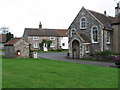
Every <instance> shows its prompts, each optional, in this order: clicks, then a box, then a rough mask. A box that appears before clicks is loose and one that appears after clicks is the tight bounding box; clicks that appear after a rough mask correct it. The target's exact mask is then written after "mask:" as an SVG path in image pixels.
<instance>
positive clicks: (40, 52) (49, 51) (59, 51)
mask: <svg viewBox="0 0 120 90" xmlns="http://www.w3.org/2000/svg"><path fill="white" fill-rule="evenodd" d="M36 52H39V53H45V52H46V53H47V52H68V50H62V51H36Z"/></svg>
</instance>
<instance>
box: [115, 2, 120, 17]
mask: <svg viewBox="0 0 120 90" xmlns="http://www.w3.org/2000/svg"><path fill="white" fill-rule="evenodd" d="M119 15H120V1H119V2H118V3H117V7H115V16H119Z"/></svg>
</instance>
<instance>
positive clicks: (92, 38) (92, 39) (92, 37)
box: [91, 26, 98, 43]
mask: <svg viewBox="0 0 120 90" xmlns="http://www.w3.org/2000/svg"><path fill="white" fill-rule="evenodd" d="M94 27H95V28H96V30H97V41H94V36H93V28H94ZM91 41H92V43H98V27H97V26H92V28H91Z"/></svg>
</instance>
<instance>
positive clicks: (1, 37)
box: [0, 34, 6, 43]
mask: <svg viewBox="0 0 120 90" xmlns="http://www.w3.org/2000/svg"><path fill="white" fill-rule="evenodd" d="M5 42H6V34H0V43H5Z"/></svg>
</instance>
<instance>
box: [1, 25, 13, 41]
mask: <svg viewBox="0 0 120 90" xmlns="http://www.w3.org/2000/svg"><path fill="white" fill-rule="evenodd" d="M0 34H6V41H9V40H11V39H12V38H14V35H13V34H11V32H9V28H8V27H4V26H3V27H1V28H0Z"/></svg>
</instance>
